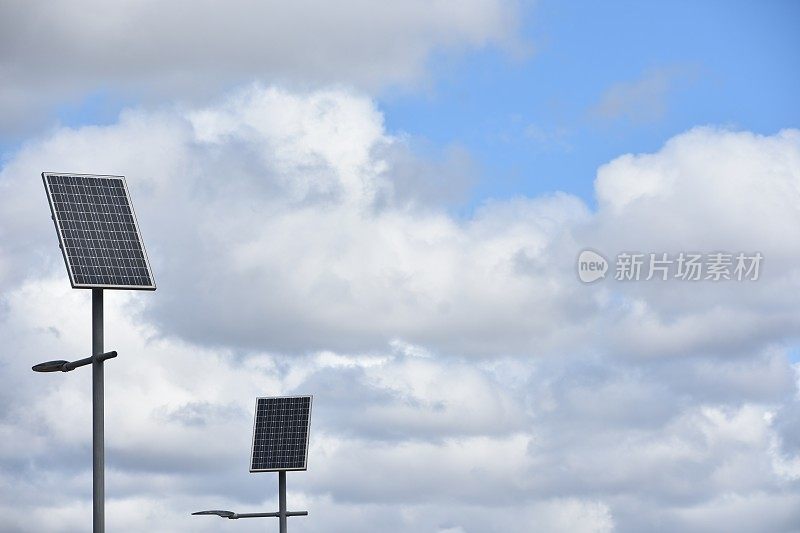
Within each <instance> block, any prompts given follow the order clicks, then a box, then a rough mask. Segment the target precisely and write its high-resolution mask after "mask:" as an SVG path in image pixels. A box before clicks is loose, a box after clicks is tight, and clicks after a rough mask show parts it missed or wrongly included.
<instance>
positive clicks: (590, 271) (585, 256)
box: [578, 250, 608, 283]
mask: <svg viewBox="0 0 800 533" xmlns="http://www.w3.org/2000/svg"><path fill="white" fill-rule="evenodd" d="M606 272H608V261H606V258H605V257H603V256H602V255H600V254H598V253H597V252H595V251H592V250H584V251H582V252H581V253H580V255H579V256H578V277H579V278H580V279H581V281H582V282H584V283H591V282H593V281H597V280H598V279H600V278H604V277H606Z"/></svg>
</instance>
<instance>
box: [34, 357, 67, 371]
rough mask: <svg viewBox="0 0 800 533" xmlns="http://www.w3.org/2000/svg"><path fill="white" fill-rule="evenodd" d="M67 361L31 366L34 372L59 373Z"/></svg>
mask: <svg viewBox="0 0 800 533" xmlns="http://www.w3.org/2000/svg"><path fill="white" fill-rule="evenodd" d="M67 363H68V361H62V360H60V359H59V360H58V361H47V362H45V363H39V364H38V365H33V371H34V372H61V371H63V370H64V365H66V364H67Z"/></svg>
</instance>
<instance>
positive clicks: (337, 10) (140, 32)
mask: <svg viewBox="0 0 800 533" xmlns="http://www.w3.org/2000/svg"><path fill="white" fill-rule="evenodd" d="M517 11H518V7H517V3H516V2H513V1H512V2H504V1H496V0H470V1H468V2H464V1H460V2H454V1H451V0H439V1H436V2H424V1H417V0H415V1H409V2H402V3H393V4H390V5H378V4H375V3H373V2H366V1H363V0H348V1H344V2H337V3H336V4H335V5H334V4H329V3H324V2H316V1H311V0H308V1H306V0H304V1H301V2H292V3H283V2H258V1H253V0H236V1H234V2H226V3H225V4H224V5H221V4H219V3H217V2H213V1H208V0H203V1H199V2H196V1H195V2H189V1H181V2H171V3H169V4H168V5H164V4H161V3H157V2H115V3H113V4H109V3H107V2H101V1H97V0H86V1H83V2H78V3H75V2H66V1H58V2H24V1H12V2H4V4H3V7H2V11H1V12H0V73H1V74H2V78H3V80H4V83H3V85H2V88H0V111H2V112H0V116H2V117H3V118H2V119H0V132H5V133H6V134H7V133H9V132H10V131H20V129H21V128H30V127H32V124H35V125H37V126H38V125H39V124H41V122H42V121H43V120H46V119H48V118H50V117H51V116H52V113H53V111H54V109H55V107H56V106H63V105H65V104H68V103H70V102H73V103H78V102H80V101H82V100H83V99H84V98H86V97H87V96H90V95H97V94H100V95H103V94H106V95H110V96H109V97H114V95H117V96H116V97H118V98H121V99H122V100H123V101H126V100H127V101H129V100H131V99H134V100H142V99H144V100H145V101H148V100H155V101H162V100H163V99H164V98H169V99H183V100H190V101H195V102H196V101H200V100H203V99H207V98H209V97H211V96H212V95H216V94H218V93H219V91H220V90H224V89H229V88H230V87H232V86H234V85H238V84H241V83H246V82H249V81H253V80H256V79H260V80H268V81H272V82H276V81H277V82H284V83H286V82H288V81H289V80H291V81H292V82H293V83H297V84H300V85H309V84H310V85H318V84H330V83H342V84H346V85H350V86H356V87H360V88H362V89H371V90H377V89H380V88H383V87H386V86H388V85H394V84H409V83H412V84H413V83H418V82H419V81H421V79H422V78H423V77H424V74H425V70H426V63H427V62H428V60H429V58H430V56H431V54H433V53H439V52H442V51H446V52H456V53H457V52H459V51H462V50H464V49H474V48H482V47H485V46H500V47H504V48H506V49H509V50H512V49H515V48H518V47H520V46H521V45H520V44H519V37H518V35H517V34H518V30H517V26H518V23H517V20H518V16H517ZM98 88H99V89H98ZM98 91H99V93H98ZM34 119H37V120H34Z"/></svg>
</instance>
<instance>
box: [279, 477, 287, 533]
mask: <svg viewBox="0 0 800 533" xmlns="http://www.w3.org/2000/svg"><path fill="white" fill-rule="evenodd" d="M278 520H279V521H280V524H281V527H280V531H281V533H286V471H285V470H280V471H279V472H278Z"/></svg>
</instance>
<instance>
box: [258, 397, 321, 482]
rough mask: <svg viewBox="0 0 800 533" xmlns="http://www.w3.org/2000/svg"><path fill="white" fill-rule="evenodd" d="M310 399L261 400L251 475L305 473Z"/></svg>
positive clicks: (259, 402)
mask: <svg viewBox="0 0 800 533" xmlns="http://www.w3.org/2000/svg"><path fill="white" fill-rule="evenodd" d="M310 421H311V396H288V397H278V398H258V399H257V400H256V416H255V424H254V426H253V450H252V456H251V462H250V471H251V472H273V471H276V470H305V469H306V461H307V458H308V432H309V424H310Z"/></svg>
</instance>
